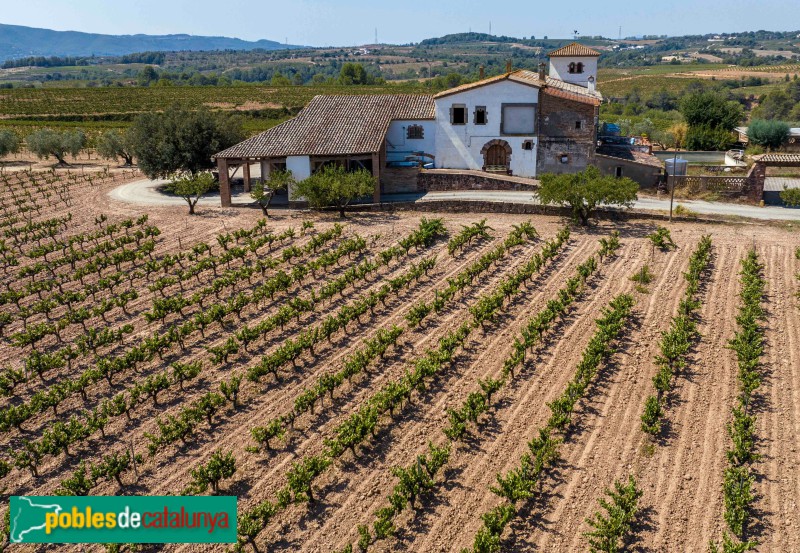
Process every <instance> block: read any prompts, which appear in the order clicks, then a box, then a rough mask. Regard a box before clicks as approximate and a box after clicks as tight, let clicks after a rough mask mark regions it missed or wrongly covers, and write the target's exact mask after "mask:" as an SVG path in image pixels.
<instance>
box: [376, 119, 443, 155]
mask: <svg viewBox="0 0 800 553" xmlns="http://www.w3.org/2000/svg"><path fill="white" fill-rule="evenodd" d="M410 125H421V126H422V129H423V131H422V138H421V139H420V138H411V139H409V138H407V136H408V132H407V130H408V127H409V126H410ZM409 152H425V153H427V154H431V155H434V154H435V153H436V122H435V121H392V122H391V123H390V124H389V132H387V133H386V154H387V156H388V157H389V159H395V158H399V157H401V155H402V154H403V153H409ZM393 154H395V155H393Z"/></svg>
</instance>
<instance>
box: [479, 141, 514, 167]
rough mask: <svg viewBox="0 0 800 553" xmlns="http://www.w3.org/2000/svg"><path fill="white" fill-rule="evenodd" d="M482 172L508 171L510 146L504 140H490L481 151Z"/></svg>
mask: <svg viewBox="0 0 800 553" xmlns="http://www.w3.org/2000/svg"><path fill="white" fill-rule="evenodd" d="M481 154H482V155H483V170H484V171H500V170H508V168H509V167H510V166H511V146H509V144H508V142H506V141H505V140H491V141H489V142H487V143H486V144H485V145H484V147H483V148H482V149H481Z"/></svg>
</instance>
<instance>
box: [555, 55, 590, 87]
mask: <svg viewBox="0 0 800 553" xmlns="http://www.w3.org/2000/svg"><path fill="white" fill-rule="evenodd" d="M597 59H598V58H596V57H593V56H589V57H577V56H576V57H574V58H573V57H566V56H557V57H554V58H550V76H551V77H553V78H555V79H560V80H562V81H564V82H566V83H573V84H577V85H580V86H587V85H588V83H589V77H594V81H595V83H596V82H597ZM570 63H576V64H577V63H582V64H583V73H570V72H569V64H570Z"/></svg>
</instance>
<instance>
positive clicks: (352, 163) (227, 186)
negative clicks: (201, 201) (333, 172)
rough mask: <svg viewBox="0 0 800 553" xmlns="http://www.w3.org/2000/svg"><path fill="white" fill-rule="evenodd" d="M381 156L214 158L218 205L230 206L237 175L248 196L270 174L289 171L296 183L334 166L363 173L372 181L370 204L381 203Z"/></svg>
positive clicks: (289, 194) (290, 193) (373, 154)
mask: <svg viewBox="0 0 800 553" xmlns="http://www.w3.org/2000/svg"><path fill="white" fill-rule="evenodd" d="M381 157H382V156H381V155H380V154H379V153H378V152H375V153H366V154H348V155H334V156H285V157H252V158H245V157H222V156H217V157H216V163H217V171H218V172H219V191H220V204H221V205H222V207H230V206H231V205H232V200H231V198H232V193H231V190H232V181H233V180H234V179H235V178H237V177H238V175H239V174H240V175H241V178H242V181H243V183H244V192H246V193H248V194H249V193H250V191H251V190H252V187H253V183H254V182H257V181H266V180H268V179H269V175H270V173H271V172H272V171H287V170H288V171H291V172H292V175H293V176H294V178H295V179H296V180H304V179H306V178H308V177H309V176H311V175H312V174H314V173H315V172H317V171H318V170H320V169H321V168H322V167H325V166H326V165H331V164H338V165H342V166H344V167H346V168H347V169H348V170H350V171H355V170H358V169H365V170H367V171H370V172H371V173H372V175H373V176H374V177H375V182H376V184H375V190H374V192H373V201H374V202H376V203H379V202H380V201H381V185H380V179H381ZM292 193H293V190H288V191H287V192H286V195H287V196H288V198H287V201H289V202H291V196H292Z"/></svg>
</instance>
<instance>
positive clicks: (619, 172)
mask: <svg viewBox="0 0 800 553" xmlns="http://www.w3.org/2000/svg"><path fill="white" fill-rule="evenodd" d="M614 176H615V177H617V178H621V177H622V167H620V166H619V165H618V166H617V168H616V169H615V170H614Z"/></svg>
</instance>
